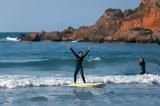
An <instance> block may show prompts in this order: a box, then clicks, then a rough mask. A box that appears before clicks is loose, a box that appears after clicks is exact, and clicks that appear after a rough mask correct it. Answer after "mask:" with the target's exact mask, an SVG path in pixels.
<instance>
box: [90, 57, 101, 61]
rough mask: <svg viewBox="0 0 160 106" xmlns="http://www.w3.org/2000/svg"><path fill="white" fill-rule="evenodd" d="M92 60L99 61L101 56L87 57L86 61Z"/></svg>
mask: <svg viewBox="0 0 160 106" xmlns="http://www.w3.org/2000/svg"><path fill="white" fill-rule="evenodd" d="M92 61H101V58H100V57H90V58H89V59H88V62H92Z"/></svg>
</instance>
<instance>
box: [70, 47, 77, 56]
mask: <svg viewBox="0 0 160 106" xmlns="http://www.w3.org/2000/svg"><path fill="white" fill-rule="evenodd" d="M68 48H69V49H70V50H71V51H72V53H73V54H74V55H75V56H76V57H78V55H77V54H76V53H75V51H74V50H73V49H72V48H71V46H70V45H68Z"/></svg>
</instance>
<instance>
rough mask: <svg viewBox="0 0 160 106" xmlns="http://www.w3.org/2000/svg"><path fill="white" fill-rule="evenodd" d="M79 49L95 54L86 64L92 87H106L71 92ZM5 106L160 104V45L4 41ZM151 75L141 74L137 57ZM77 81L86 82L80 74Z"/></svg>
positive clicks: (0, 61)
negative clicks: (99, 83)
mask: <svg viewBox="0 0 160 106" xmlns="http://www.w3.org/2000/svg"><path fill="white" fill-rule="evenodd" d="M68 44H71V45H72V47H73V48H74V49H75V51H77V52H78V51H79V50H83V51H84V52H85V51H86V49H87V47H88V46H90V47H91V51H90V53H89V54H88V56H87V57H86V59H85V61H84V64H83V65H84V73H85V75H86V81H87V82H88V83H93V82H103V83H106V86H105V87H103V88H72V87H66V86H64V85H65V84H71V83H73V73H74V68H75V59H74V56H73V55H72V53H71V52H70V50H69V49H68V48H67V45H68ZM0 50H1V52H0V105H1V106H28V105H30V106H64V105H66V106H97V105H101V106H128V105H130V106H135V105H141V106H159V105H160V101H159V98H160V76H159V74H160V46H158V45H157V44H132V43H131V44H126V43H101V44H98V43H72V42H50V41H44V42H12V41H3V42H0ZM141 56H143V57H144V58H145V61H146V69H147V71H148V73H149V74H148V75H139V73H140V67H139V65H138V60H139V57H141ZM78 82H82V80H81V78H80V76H79V77H78Z"/></svg>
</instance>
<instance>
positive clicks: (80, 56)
mask: <svg viewBox="0 0 160 106" xmlns="http://www.w3.org/2000/svg"><path fill="white" fill-rule="evenodd" d="M68 47H69V49H70V50H71V51H72V53H73V54H74V55H75V57H76V69H75V72H74V83H76V80H77V74H78V72H79V71H80V73H81V77H82V80H83V82H84V83H86V81H85V77H84V74H83V66H82V62H83V59H84V58H85V56H86V55H87V54H88V53H89V49H90V48H88V50H87V52H86V53H85V54H83V52H82V51H80V52H78V54H77V53H75V51H74V50H73V49H72V48H71V46H70V45H68Z"/></svg>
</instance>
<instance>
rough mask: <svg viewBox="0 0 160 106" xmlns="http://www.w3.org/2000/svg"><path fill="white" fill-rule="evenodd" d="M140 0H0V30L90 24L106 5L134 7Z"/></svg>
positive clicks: (47, 28)
mask: <svg viewBox="0 0 160 106" xmlns="http://www.w3.org/2000/svg"><path fill="white" fill-rule="evenodd" d="M139 1H140V0H0V32H30V31H41V30H46V31H56V30H59V31H61V30H63V29H64V28H66V27H68V26H73V27H75V28H77V27H79V26H81V25H83V26H89V25H92V24H93V23H94V22H95V21H96V20H97V19H98V18H99V17H100V16H101V15H102V14H103V13H104V11H105V10H106V9H107V8H121V9H123V10H124V9H127V8H135V7H137V6H138V4H139Z"/></svg>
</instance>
